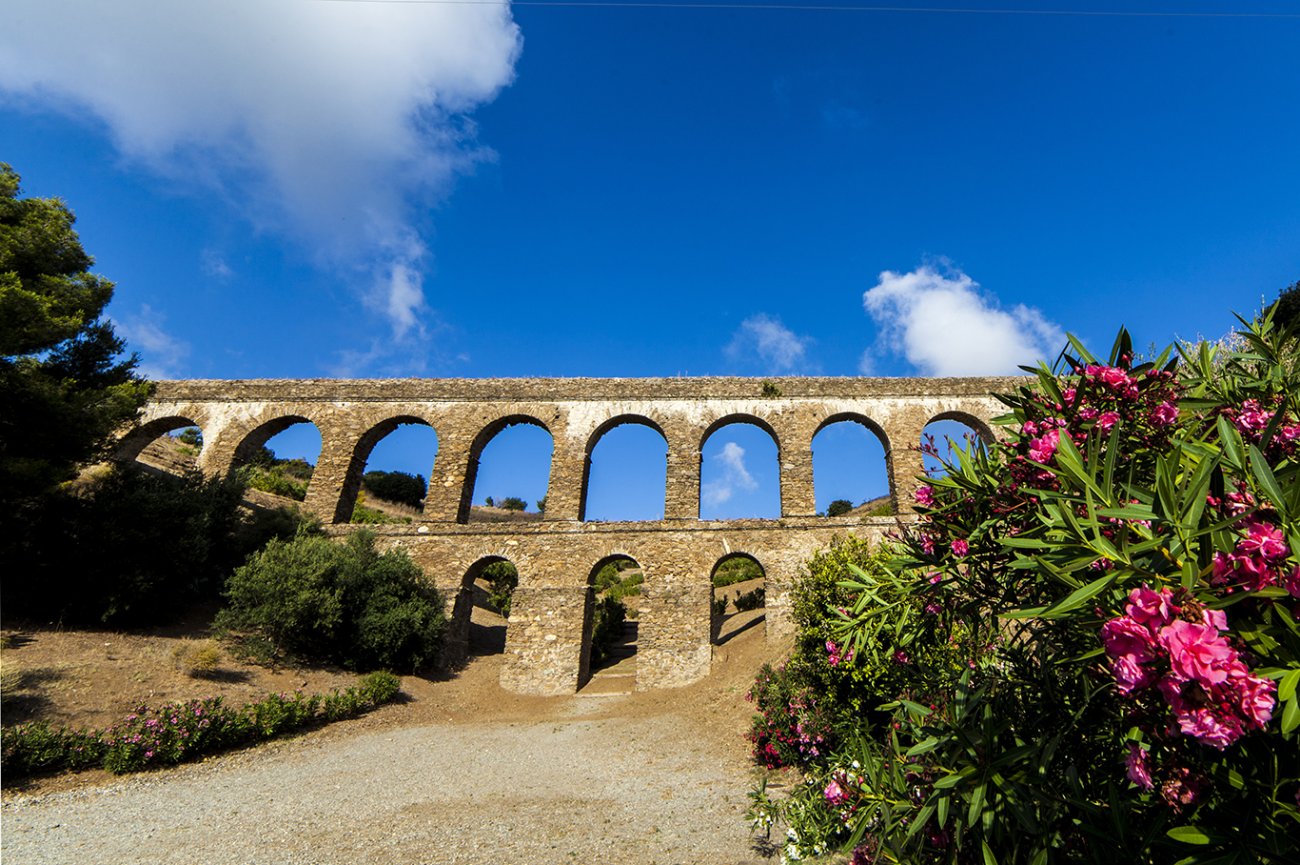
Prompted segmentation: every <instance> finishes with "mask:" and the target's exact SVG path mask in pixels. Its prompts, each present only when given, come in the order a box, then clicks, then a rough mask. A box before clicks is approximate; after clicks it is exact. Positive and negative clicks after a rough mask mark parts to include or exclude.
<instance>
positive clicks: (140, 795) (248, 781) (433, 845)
mask: <svg viewBox="0 0 1300 865" xmlns="http://www.w3.org/2000/svg"><path fill="white" fill-rule="evenodd" d="M572 699H573V705H572V706H571V707H570V714H571V715H572V717H569V718H558V719H553V720H548V721H544V722H542V721H520V722H515V723H507V722H501V721H497V722H487V723H483V724H481V725H476V724H465V723H447V724H429V725H420V726H411V727H404V728H396V729H386V730H380V731H371V730H363V729H357V730H352V731H348V730H336V731H331V730H326V731H321V732H319V733H313V734H310V735H307V736H305V737H302V738H299V739H294V740H290V741H285V742H279V743H272V744H270V745H267V746H264V747H262V748H259V749H257V750H255V751H248V752H243V753H237V754H231V755H227V756H223V757H219V758H215V759H211V760H208V761H206V762H204V763H201V764H196V765H191V766H183V767H179V768H175V769H171V770H168V771H163V772H157V773H150V774H146V775H138V776H131V777H128V778H126V779H122V780H114V781H112V782H111V783H109V784H106V785H102V786H91V787H83V788H80V789H74V790H70V791H65V792H55V793H46V794H41V795H22V794H19V795H14V796H8V797H6V801H5V802H4V805H3V811H2V815H3V821H2V827H0V828H2V829H3V842H2V843H3V852H4V862H5V865H37V863H58V865H65V863H72V862H76V863H105V865H109V863H135V862H140V863H150V865H161V863H187V865H188V863H195V862H202V863H205V865H222V863H232V865H262V863H265V865H278V863H320V865H326V863H348V865H353V863H371V862H373V863H395V865H396V863H430V865H432V863H439V865H442V863H504V865H531V863H548V865H550V863H564V862H582V863H586V862H619V863H636V865H639V863H645V865H668V863H701V865H735V863H742V862H744V863H748V862H761V861H763V860H761V859H759V858H758V855H757V854H756V853H755V852H753V850H752V849H751V847H750V837H749V830H748V826H747V824H746V822H745V820H744V811H745V807H746V804H747V802H746V798H745V791H746V790H747V789H748V786H749V780H748V775H747V769H746V767H745V766H744V765H743V764H739V763H734V762H732V761H722V762H720V761H719V760H718V757H717V753H716V749H713V750H711V749H710V747H709V746H708V745H707V744H706V743H704V742H702V741H700V740H697V739H695V738H693V737H692V735H691V732H690V729H689V725H687V727H686V728H684V727H683V725H682V724H681V723H674V719H673V717H672V716H671V715H664V716H659V717H649V718H646V717H628V718H620V717H617V715H616V714H614V716H610V715H608V714H605V712H604V710H607V709H608V708H610V705H609V702H608V700H609V699H610V698H606V700H603V701H601V709H602V713H601V717H600V718H599V719H596V718H587V717H583V715H584V714H593V713H591V712H588V711H587V710H586V708H585V707H586V706H589V705H591V704H592V703H594V702H595V701H594V700H593V698H585V700H584V698H580V697H575V698H572ZM612 699H614V700H617V699H619V698H612Z"/></svg>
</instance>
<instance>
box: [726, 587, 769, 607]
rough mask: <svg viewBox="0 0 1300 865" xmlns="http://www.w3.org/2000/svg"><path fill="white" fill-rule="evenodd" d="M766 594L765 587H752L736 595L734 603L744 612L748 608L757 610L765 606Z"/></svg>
mask: <svg viewBox="0 0 1300 865" xmlns="http://www.w3.org/2000/svg"><path fill="white" fill-rule="evenodd" d="M765 594H766V592H764V591H763V587H762V586H759V587H758V588H757V589H750V590H749V591H748V592H743V593H742V594H739V595H736V599H735V600H734V601H732V603H733V604H735V605H736V610H737V612H741V613H743V612H746V611H748V610H757V609H758V608H759V607H761V606H763V604H764V602H765V598H764V595H765Z"/></svg>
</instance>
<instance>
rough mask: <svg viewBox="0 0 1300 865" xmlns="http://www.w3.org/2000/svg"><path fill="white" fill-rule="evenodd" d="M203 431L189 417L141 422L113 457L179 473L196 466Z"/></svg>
mask: <svg viewBox="0 0 1300 865" xmlns="http://www.w3.org/2000/svg"><path fill="white" fill-rule="evenodd" d="M202 452H203V430H202V428H201V427H200V426H199V425H198V424H197V423H196V422H195V421H194V420H193V419H192V418H189V417H185V416H183V415H169V416H167V417H162V418H157V419H155V420H151V421H149V422H148V423H144V424H141V425H140V426H139V427H138V428H136V429H135V430H132V432H131V433H130V434H129V435H127V436H126V437H125V438H124V439H123V440H122V443H121V444H120V445H119V446H118V448H117V451H116V453H115V454H114V458H115V459H116V460H117V461H118V462H122V463H130V462H134V463H137V464H139V465H141V466H143V467H144V468H146V469H147V470H151V471H161V472H165V473H167V474H173V475H181V474H184V473H185V472H187V471H193V470H194V469H197V468H198V467H199V456H200V455H201V454H202Z"/></svg>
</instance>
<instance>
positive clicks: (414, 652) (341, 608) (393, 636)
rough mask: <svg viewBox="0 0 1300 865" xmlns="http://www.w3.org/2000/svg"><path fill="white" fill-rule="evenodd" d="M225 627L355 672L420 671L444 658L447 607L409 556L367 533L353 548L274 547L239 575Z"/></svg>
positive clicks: (318, 544) (309, 542)
mask: <svg viewBox="0 0 1300 865" xmlns="http://www.w3.org/2000/svg"><path fill="white" fill-rule="evenodd" d="M226 597H227V599H228V601H229V605H228V606H227V607H226V608H225V609H223V610H222V611H221V612H220V613H219V614H218V616H217V625H218V627H220V628H223V629H226V630H229V631H231V632H235V633H237V634H243V635H251V636H260V637H262V638H265V639H267V640H269V641H270V643H271V644H272V645H273V646H274V647H275V651H276V652H277V653H281V654H284V655H288V656H291V657H298V658H306V659H315V660H322V661H333V662H336V663H339V664H342V665H343V666H345V667H349V668H355V669H363V670H365V669H375V668H381V667H382V668H397V669H409V670H415V669H419V668H421V667H423V666H425V665H428V664H430V663H433V662H435V661H436V660H437V657H438V650H439V647H440V644H441V639H442V633H443V629H444V627H445V618H444V615H443V605H442V600H441V598H440V597H439V595H438V593H437V591H436V590H435V589H434V588H433V587H432V586H431V585H429V584H428V583H427V582H426V581H425V579H424V576H423V573H422V572H421V571H420V568H419V566H417V565H416V564H415V563H414V562H412V561H411V560H410V558H409V557H408V556H407V555H406V554H405V553H404V552H402V551H400V550H391V551H389V552H386V553H383V554H380V553H378V552H377V551H376V550H375V545H374V537H373V536H372V535H370V534H368V533H367V532H357V533H355V534H353V535H351V536H350V537H349V538H348V539H347V541H346V542H345V543H336V542H335V541H332V540H330V539H329V538H325V537H319V536H303V537H297V538H294V539H293V540H291V541H280V540H272V541H271V542H270V543H268V544H267V545H266V547H265V548H264V549H262V550H261V551H260V552H257V553H254V554H253V555H252V556H250V557H249V559H248V563H247V564H245V565H244V566H243V567H240V568H239V569H238V570H236V571H235V573H234V574H233V575H232V576H231V578H230V580H229V583H228V584H227V588H226Z"/></svg>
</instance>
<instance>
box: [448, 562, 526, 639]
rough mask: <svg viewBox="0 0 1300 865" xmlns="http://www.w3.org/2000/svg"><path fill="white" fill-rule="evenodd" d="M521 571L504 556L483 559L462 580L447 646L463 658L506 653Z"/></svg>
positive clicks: (473, 565)
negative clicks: (513, 600) (514, 599)
mask: <svg viewBox="0 0 1300 865" xmlns="http://www.w3.org/2000/svg"><path fill="white" fill-rule="evenodd" d="M518 585H519V570H518V568H516V567H515V564H514V562H512V561H510V560H509V559H507V558H505V557H504V556H484V557H483V558H481V559H479V560H478V561H476V562H475V563H474V564H472V565H470V567H469V569H468V570H466V571H465V575H464V576H463V577H462V578H461V583H460V589H459V591H458V592H457V593H456V600H455V602H454V603H453V604H452V614H451V622H450V623H448V629H447V630H448V640H447V642H448V645H449V647H453V648H452V653H453V654H459V655H460V656H461V657H462V658H469V657H476V656H481V655H498V654H501V653H502V652H504V651H505V650H506V631H507V629H508V628H509V622H510V604H511V599H512V598H513V596H514V590H515V588H517V587H518Z"/></svg>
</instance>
